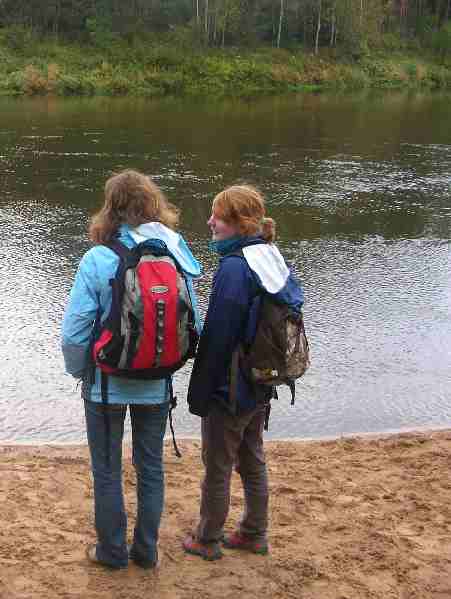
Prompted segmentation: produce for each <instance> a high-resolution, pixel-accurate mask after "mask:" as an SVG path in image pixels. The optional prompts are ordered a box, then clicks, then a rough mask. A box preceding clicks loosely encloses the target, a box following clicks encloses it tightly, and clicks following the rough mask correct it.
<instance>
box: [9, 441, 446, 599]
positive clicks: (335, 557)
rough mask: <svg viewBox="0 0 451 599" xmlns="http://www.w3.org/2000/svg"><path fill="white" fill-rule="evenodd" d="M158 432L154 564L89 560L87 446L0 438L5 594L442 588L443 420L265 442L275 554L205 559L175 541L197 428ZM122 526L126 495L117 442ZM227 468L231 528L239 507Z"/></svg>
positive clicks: (182, 524) (397, 593) (383, 596)
mask: <svg viewBox="0 0 451 599" xmlns="http://www.w3.org/2000/svg"><path fill="white" fill-rule="evenodd" d="M180 447H181V449H182V452H183V458H182V459H180V460H179V459H177V458H176V457H175V456H174V454H173V452H172V447H171V445H170V443H169V442H167V446H166V473H167V474H166V481H167V495H166V509H165V514H164V519H163V523H162V528H161V541H160V553H161V557H162V564H161V569H160V571H159V572H158V573H153V572H150V573H149V572H147V571H143V570H141V569H139V568H137V567H136V566H134V565H130V566H129V568H128V569H127V570H124V571H114V572H112V571H108V570H105V569H103V568H100V567H98V566H95V565H91V564H89V563H88V562H87V560H86V558H85V548H86V545H87V544H89V543H92V542H94V540H95V535H94V527H93V505H92V503H93V502H92V485H91V479H90V468H89V457H88V451H87V448H86V447H2V448H1V449H0V452H1V460H0V467H1V478H0V499H1V505H2V510H1V515H0V519H1V526H0V534H1V543H0V565H1V569H0V597H1V599H53V598H58V599H59V598H64V599H76V598H80V599H98V598H100V597H109V598H114V599H144V598H146V597H148V598H150V597H155V598H161V599H194V598H196V599H198V598H211V599H213V598H215V599H216V598H221V599H232V598H233V599H236V598H237V597H240V596H242V597H246V598H247V599H254V598H255V599H257V598H259V599H260V598H262V597H268V598H269V597H271V598H273V599H278V598H281V599H282V598H283V599H288V598H297V599H376V598H377V599H379V598H380V599H392V598H393V599H395V598H396V599H450V597H451V478H450V470H451V431H441V432H434V433H409V434H402V435H393V436H389V437H384V438H368V439H364V438H353V439H340V440H336V441H318V442H316V441H309V442H302V441H299V442H268V443H267V458H268V465H269V470H270V483H271V493H272V495H271V531H270V542H271V548H272V551H271V554H270V555H269V556H267V557H261V556H254V555H249V554H244V553H240V552H232V551H225V557H224V558H223V559H222V560H220V561H218V562H215V563H207V562H204V561H202V560H201V559H198V558H196V557H192V556H186V555H185V554H184V553H183V551H182V549H181V541H182V539H183V537H184V535H185V533H186V532H188V531H190V529H191V527H192V526H193V524H194V522H195V521H196V517H197V511H198V499H199V481H200V478H201V472H202V468H201V463H200V456H199V447H200V443H199V441H193V440H181V441H180ZM124 471H125V472H124V480H125V494H126V502H127V508H128V512H129V514H130V519H129V525H130V529H131V528H132V525H133V514H134V508H135V484H134V471H133V467H132V465H131V460H130V451H129V449H127V450H126V452H125V456H124ZM241 505H242V502H241V489H240V484H239V479H238V477H237V476H234V483H233V501H232V510H231V514H230V518H229V523H228V524H229V525H228V528H229V529H233V525H234V521H235V520H236V519H237V517H238V515H239V513H240V507H241Z"/></svg>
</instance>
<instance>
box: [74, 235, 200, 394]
mask: <svg viewBox="0 0 451 599" xmlns="http://www.w3.org/2000/svg"><path fill="white" fill-rule="evenodd" d="M146 239H158V240H160V241H164V243H165V244H166V246H167V247H168V249H169V251H170V252H171V254H172V255H173V257H174V258H175V259H176V260H177V261H178V263H179V264H180V266H181V267H182V269H183V271H184V273H185V275H186V280H187V284H188V289H189V292H190V295H191V301H192V304H193V307H194V309H195V314H196V327H197V328H198V330H199V332H200V319H199V314H198V311H197V300H196V296H195V293H194V289H193V278H196V277H199V276H200V273H201V267H200V265H199V263H198V262H197V260H196V259H195V258H194V256H193V255H192V253H191V251H190V249H189V248H188V246H187V244H186V242H185V240H184V239H183V237H181V236H180V235H179V234H178V233H175V232H174V231H172V230H171V229H169V228H167V227H165V226H164V225H162V224H161V223H146V224H144V225H140V226H139V227H137V228H135V229H133V228H131V227H129V226H128V225H122V226H121V227H120V230H119V240H120V241H121V242H122V243H124V244H125V245H126V246H127V247H129V248H132V247H135V246H136V245H137V244H138V243H140V242H141V241H144V240H146ZM118 265H119V257H118V256H117V254H115V252H113V251H112V250H111V249H109V248H107V247H105V246H102V245H97V246H95V247H93V248H91V249H90V250H89V251H88V252H86V254H85V255H84V256H83V258H82V260H81V262H80V265H79V267H78V271H77V274H76V276H75V281H74V285H73V287H72V290H71V293H70V298H69V303H68V305H67V308H66V311H65V314H64V319H63V327H62V350H63V356H64V362H65V366H66V372H68V373H69V374H71V375H72V376H74V377H75V378H78V379H81V378H82V377H83V374H84V372H85V370H86V366H87V364H88V358H89V355H88V354H89V347H90V343H91V336H92V331H93V325H94V322H95V319H96V316H97V314H98V313H99V314H100V319H101V321H102V322H103V321H104V320H105V319H106V318H107V316H108V313H109V311H110V307H111V286H110V279H112V278H114V275H115V273H116V270H117V267H118ZM100 378H101V377H100V371H99V370H98V369H96V372H95V383H94V385H93V386H92V387H91V396H90V399H91V401H95V402H101V401H102V399H101V392H100ZM168 399H169V398H168V390H167V382H166V381H165V380H159V381H140V380H132V379H125V378H119V377H113V376H110V377H109V383H108V402H109V403H115V404H158V403H163V402H165V401H168Z"/></svg>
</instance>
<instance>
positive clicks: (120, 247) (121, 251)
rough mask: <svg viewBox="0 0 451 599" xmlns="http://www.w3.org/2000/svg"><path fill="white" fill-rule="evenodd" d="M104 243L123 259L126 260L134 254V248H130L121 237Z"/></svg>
mask: <svg viewBox="0 0 451 599" xmlns="http://www.w3.org/2000/svg"><path fill="white" fill-rule="evenodd" d="M104 245H105V247H107V248H109V249H110V250H112V251H113V252H114V253H115V254H117V255H118V256H119V258H120V259H121V260H126V259H127V258H129V257H130V256H131V255H132V254H133V250H131V249H129V248H128V247H127V246H126V245H125V244H124V243H122V242H121V241H119V239H112V240H111V241H109V242H108V243H105V244H104Z"/></svg>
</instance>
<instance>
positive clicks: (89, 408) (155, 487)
mask: <svg viewBox="0 0 451 599" xmlns="http://www.w3.org/2000/svg"><path fill="white" fill-rule="evenodd" d="M129 408H130V419H131V424H132V439H133V465H134V466H135V469H136V479H137V514H136V524H135V532H134V536H133V544H132V547H131V550H130V553H131V554H132V555H133V559H135V560H137V561H141V562H144V563H152V562H154V561H156V559H157V541H158V531H159V527H160V520H161V514H162V511H163V501H164V472H163V439H164V434H165V431H166V423H167V418H168V412H169V403H164V404H157V405H130V406H129ZM105 410H106V411H107V414H108V418H109V429H110V435H109V436H110V441H109V456H108V459H107V454H106V431H105ZM126 412H127V406H126V405H117V404H116V405H113V404H110V405H108V406H105V407H104V406H103V405H102V404H99V403H95V402H91V401H85V415H86V428H87V435H88V443H89V449H90V452H91V463H92V474H93V478H94V501H95V525H96V531H97V541H98V542H97V556H98V558H99V560H100V561H101V562H103V563H105V564H108V565H110V566H112V567H123V566H126V565H127V564H128V551H127V516H126V513H125V508H124V496H123V492H122V438H123V435H124V420H125V414H126Z"/></svg>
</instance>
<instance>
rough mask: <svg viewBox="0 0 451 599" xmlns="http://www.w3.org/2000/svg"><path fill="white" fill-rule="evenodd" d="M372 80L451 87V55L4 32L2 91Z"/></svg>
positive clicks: (335, 84)
mask: <svg viewBox="0 0 451 599" xmlns="http://www.w3.org/2000/svg"><path fill="white" fill-rule="evenodd" d="M373 87H374V88H394V87H400V88H401V87H405V88H409V87H410V88H419V87H422V88H429V89H437V88H450V89H451V60H450V59H449V58H448V59H443V58H442V59H440V60H439V59H437V58H435V57H434V56H433V55H427V54H426V53H423V52H420V51H417V52H413V51H408V52H407V51H404V52H397V53H388V52H387V51H386V52H385V53H384V52H379V53H372V54H371V55H368V56H366V57H363V58H360V59H359V60H358V61H357V60H351V59H349V58H348V59H346V58H344V57H337V56H333V55H331V54H327V55H326V54H323V55H321V56H318V57H316V56H313V55H312V54H310V53H309V52H306V51H304V50H302V49H294V50H290V51H288V50H276V49H271V48H261V49H258V50H253V51H251V50H241V51H238V50H226V51H220V50H201V49H198V50H190V51H187V50H186V49H183V48H180V49H177V48H174V47H171V46H169V45H151V44H149V43H144V42H142V41H141V42H139V43H133V44H128V43H126V42H125V41H121V40H113V41H112V42H111V43H109V44H108V45H105V46H104V47H98V46H89V45H88V46H87V45H84V46H83V45H80V44H74V43H72V44H70V43H62V42H57V41H54V40H42V39H41V40H37V39H34V38H32V37H30V38H29V39H28V40H27V39H23V40H17V39H13V40H11V39H9V38H8V36H7V35H6V34H5V32H4V31H0V95H37V94H43V95H45V94H54V95H58V96H67V95H106V96H118V95H137V96H149V97H152V96H153V97H158V96H167V95H180V96H181V95H199V94H201V95H221V96H231V95H238V96H252V95H255V94H274V93H285V92H291V91H302V90H317V89H362V88H373Z"/></svg>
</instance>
